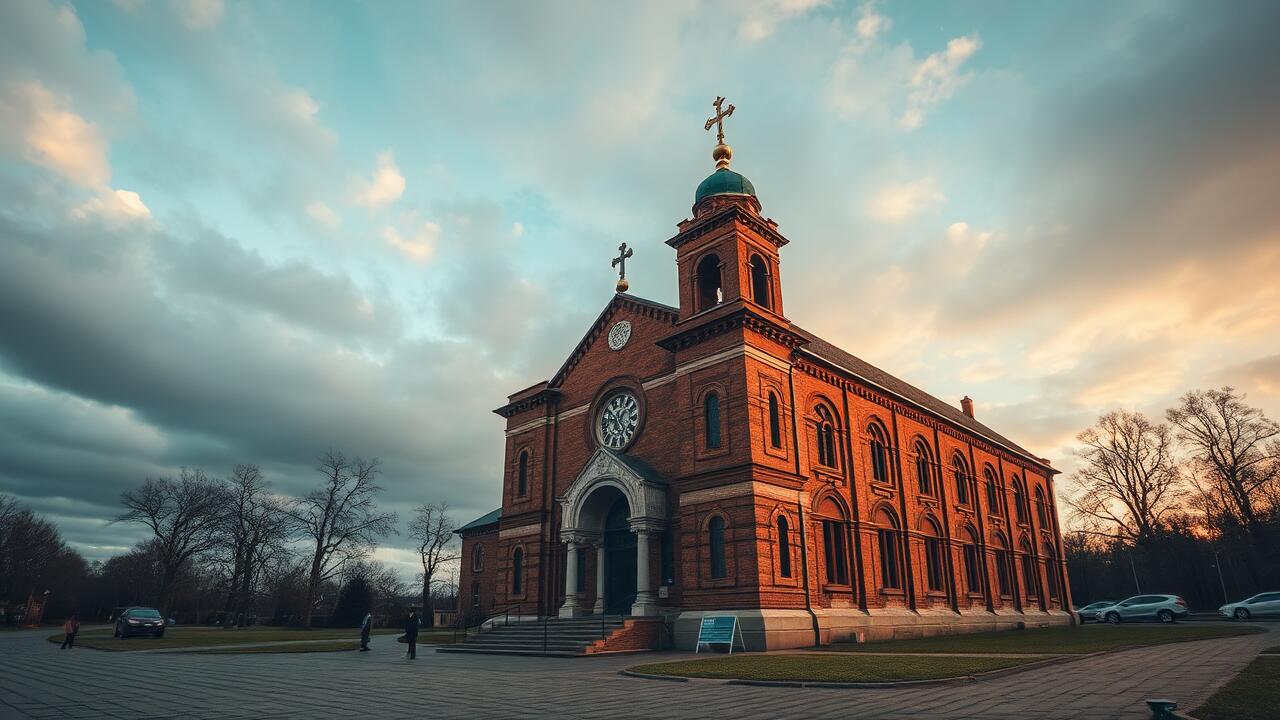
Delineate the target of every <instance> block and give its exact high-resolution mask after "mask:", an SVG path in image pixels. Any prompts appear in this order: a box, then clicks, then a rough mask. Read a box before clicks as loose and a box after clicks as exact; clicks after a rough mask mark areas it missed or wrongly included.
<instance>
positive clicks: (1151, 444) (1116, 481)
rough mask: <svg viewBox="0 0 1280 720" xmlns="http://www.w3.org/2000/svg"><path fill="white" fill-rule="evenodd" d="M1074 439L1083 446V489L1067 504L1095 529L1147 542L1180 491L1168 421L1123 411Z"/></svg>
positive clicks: (1077, 476) (1080, 479) (1173, 506)
mask: <svg viewBox="0 0 1280 720" xmlns="http://www.w3.org/2000/svg"><path fill="white" fill-rule="evenodd" d="M1076 439H1077V440H1078V441H1079V442H1080V443H1081V444H1082V445H1084V448H1083V449H1082V450H1080V451H1078V453H1079V455H1080V457H1081V459H1082V460H1083V463H1082V465H1081V467H1080V469H1079V470H1077V471H1076V474H1075V480H1076V482H1077V483H1078V484H1079V486H1080V489H1079V491H1078V492H1077V494H1076V495H1075V497H1074V498H1072V499H1071V500H1069V501H1068V503H1069V504H1070V506H1071V507H1072V508H1073V509H1074V510H1075V512H1076V514H1077V515H1078V516H1079V517H1080V518H1081V519H1082V520H1084V521H1085V524H1086V525H1087V526H1091V528H1092V530H1091V531H1092V532H1094V533H1096V534H1100V535H1108V536H1111V537H1118V538H1121V539H1124V540H1127V541H1130V542H1134V543H1136V544H1139V545H1141V544H1144V542H1146V541H1147V540H1149V539H1150V538H1151V536H1152V534H1153V533H1154V532H1155V531H1156V530H1158V529H1159V528H1160V527H1161V526H1162V525H1163V523H1164V520H1165V519H1166V516H1167V515H1168V514H1169V513H1170V512H1171V511H1173V510H1175V509H1177V507H1178V501H1179V499H1180V497H1181V494H1182V488H1181V482H1180V478H1179V475H1178V469H1177V466H1176V464H1175V463H1174V458H1173V438H1172V433H1171V431H1170V429H1169V426H1168V425H1165V424H1163V423H1161V424H1155V423H1152V422H1151V421H1150V420H1148V419H1147V417H1146V416H1145V415H1143V414H1142V413H1136V412H1127V411H1123V410H1121V411H1117V412H1110V413H1107V414H1105V415H1103V416H1101V417H1099V418H1098V424H1097V425H1096V426H1095V427H1092V428H1089V429H1088V430H1085V431H1084V432H1082V433H1080V434H1079V435H1077V436H1076Z"/></svg>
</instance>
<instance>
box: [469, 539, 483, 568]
mask: <svg viewBox="0 0 1280 720" xmlns="http://www.w3.org/2000/svg"><path fill="white" fill-rule="evenodd" d="M471 572H484V546H483V545H476V547H475V550H474V551H472V553H471Z"/></svg>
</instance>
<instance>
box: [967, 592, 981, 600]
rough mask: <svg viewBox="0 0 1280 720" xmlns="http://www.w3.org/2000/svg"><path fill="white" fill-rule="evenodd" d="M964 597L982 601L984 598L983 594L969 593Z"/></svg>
mask: <svg viewBox="0 0 1280 720" xmlns="http://www.w3.org/2000/svg"><path fill="white" fill-rule="evenodd" d="M964 596H965V597H967V598H969V599H970V600H981V599H982V598H983V597H984V596H983V594H982V593H980V592H967V593H965V594H964Z"/></svg>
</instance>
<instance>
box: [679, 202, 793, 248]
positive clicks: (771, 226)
mask: <svg viewBox="0 0 1280 720" xmlns="http://www.w3.org/2000/svg"><path fill="white" fill-rule="evenodd" d="M703 203H708V204H714V203H720V204H722V207H721V208H719V209H711V210H709V211H708V213H707V214H705V215H704V216H703V217H698V218H694V219H692V220H685V221H684V222H682V223H680V225H679V228H680V232H678V233H676V235H675V236H674V237H672V238H670V239H669V240H667V245H670V246H671V247H673V248H676V249H679V248H680V246H681V245H684V244H685V243H687V242H690V241H691V240H695V239H697V238H699V237H702V236H703V235H706V234H707V233H710V232H713V231H715V230H716V229H718V228H721V227H724V226H725V225H727V224H728V223H731V222H734V221H737V222H740V223H742V224H743V225H745V226H747V227H748V228H750V229H751V230H754V231H755V232H756V233H757V234H759V235H760V236H761V237H763V238H765V239H766V240H768V241H769V242H771V243H773V245H774V247H778V248H780V247H782V246H783V245H786V244H787V243H788V242H790V240H787V238H786V237H784V236H783V235H782V233H780V232H778V223H776V222H774V221H773V220H770V219H768V218H764V217H761V216H760V215H758V214H756V213H754V212H751V211H750V210H748V209H747V208H746V207H744V205H743V204H742V203H741V202H735V201H734V199H732V198H726V197H723V196H719V195H715V196H712V197H709V198H707V199H706V200H703ZM712 207H713V208H714V205H712Z"/></svg>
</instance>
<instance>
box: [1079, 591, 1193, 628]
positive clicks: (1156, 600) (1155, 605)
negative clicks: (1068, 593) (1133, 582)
mask: <svg viewBox="0 0 1280 720" xmlns="http://www.w3.org/2000/svg"><path fill="white" fill-rule="evenodd" d="M1189 612H1191V610H1190V608H1188V607H1187V601H1186V600H1183V599H1182V598H1180V597H1178V596H1177V595H1134V596H1133V597H1131V598H1128V599H1125V600H1121V601H1120V602H1118V603H1116V604H1115V605H1111V606H1108V607H1104V608H1102V609H1100V610H1098V611H1097V613H1096V617H1098V618H1100V619H1102V620H1105V621H1107V622H1109V623H1111V624H1112V625H1115V624H1117V623H1121V622H1133V621H1142V620H1158V621H1160V622H1162V623H1171V622H1173V621H1174V620H1177V619H1178V618H1180V617H1185V616H1186V615H1187V613H1189Z"/></svg>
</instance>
